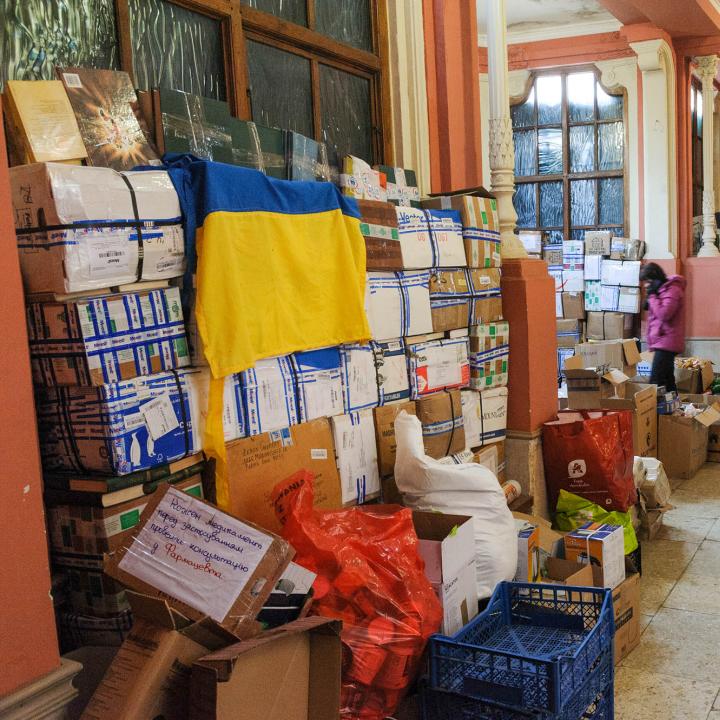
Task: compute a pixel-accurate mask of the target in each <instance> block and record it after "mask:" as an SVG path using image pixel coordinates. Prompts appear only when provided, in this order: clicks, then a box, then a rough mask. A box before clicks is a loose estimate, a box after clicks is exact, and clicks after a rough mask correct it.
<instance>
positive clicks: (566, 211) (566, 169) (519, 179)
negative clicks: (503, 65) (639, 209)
mask: <svg viewBox="0 0 720 720" xmlns="http://www.w3.org/2000/svg"><path fill="white" fill-rule="evenodd" d="M588 72H591V73H592V74H593V75H594V76H595V82H597V83H598V84H599V85H600V87H601V88H602V89H603V90H604V91H605V92H606V93H607V94H608V95H613V96H616V97H622V98H623V112H622V118H621V122H622V123H623V132H624V143H623V167H622V169H620V170H599V169H598V170H592V171H587V172H571V171H570V127H580V126H590V127H593V128H594V131H595V135H597V132H598V130H597V128H599V126H601V125H608V124H612V123H616V122H618V120H617V119H614V120H601V119H600V118H599V117H598V104H597V93H596V92H595V93H594V103H595V118H594V119H593V120H588V121H581V122H570V119H569V111H568V94H567V78H568V76H569V75H576V74H579V73H588ZM553 75H559V76H560V78H561V83H562V99H561V111H560V112H561V117H560V122H559V123H545V124H542V123H539V122H538V117H537V116H536V118H535V123H534V124H533V125H526V126H521V127H517V128H515V127H514V126H513V138H514V135H515V132H517V131H523V130H535V131H539V130H543V129H557V128H558V126H560V130H561V139H562V163H563V168H562V172H561V173H553V174H543V175H541V174H539V172H538V174H535V175H516V176H515V187H516V189H517V187H518V186H519V185H526V184H531V183H535V185H536V187H535V226H534V227H533V228H521V229H522V230H525V229H528V230H531V229H534V230H542V231H547V232H560V233H562V236H563V239H565V240H570V239H571V238H572V231H573V230H582V231H587V230H596V229H598V228H603V229H604V228H608V229H611V230H613V231H621V232H622V235H623V236H625V234H626V231H627V229H628V227H629V208H628V172H627V169H628V163H629V148H628V102H627V100H628V98H627V91H626V90H625V88H622V87H620V88H617V89H610V88H608V87H606V86H605V85H604V84H603V83H602V81H601V75H600V71H599V70H598V69H597V68H596V67H595V66H594V65H573V66H567V67H559V68H557V67H555V68H544V69H542V70H534V71H533V72H532V73H531V74H530V77H529V78H528V81H527V85H526V87H525V92H524V93H523V94H522V96H519V97H514V98H512V99H511V102H510V105H511V107H514V106H516V105H522V104H523V103H525V102H526V101H527V99H528V97H529V96H530V94H531V93H532V92H533V90H534V89H535V88H536V84H537V80H538V78H540V77H543V76H553ZM535 102H536V107H537V91H536V99H535ZM598 153H599V143H598V142H595V143H594V165H595V167H596V168H597V167H598ZM535 154H536V157H535V161H536V167H537V169H538V171H539V169H540V143H539V142H536V147H535ZM605 178H622V179H623V224H622V226H620V225H614V224H608V223H605V224H603V223H600V203H599V195H600V185H599V183H598V182H596V183H595V217H596V219H597V221H598V222H597V223H596V224H595V225H583V226H573V225H572V224H571V219H570V213H571V198H570V183H571V181H573V180H602V179H605ZM545 182H562V186H563V225H562V227H558V226H552V227H550V226H543V225H542V224H541V223H540V212H541V211H540V186H541V184H542V183H545Z"/></svg>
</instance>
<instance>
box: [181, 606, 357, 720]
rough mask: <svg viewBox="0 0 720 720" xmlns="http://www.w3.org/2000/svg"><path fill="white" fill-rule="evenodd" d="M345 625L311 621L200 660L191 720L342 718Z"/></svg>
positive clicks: (192, 689)
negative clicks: (342, 630) (342, 632)
mask: <svg viewBox="0 0 720 720" xmlns="http://www.w3.org/2000/svg"><path fill="white" fill-rule="evenodd" d="M341 627H342V623H340V622H339V621H338V620H331V619H327V618H322V617H308V618H304V619H303V620H296V621H294V622H291V623H288V624H286V625H283V626H282V627H280V628H277V629H276V630H272V631H269V632H265V633H263V634H262V635H260V636H259V637H257V638H254V639H252V640H244V641H243V642H241V643H237V644H235V645H231V646H230V647H227V648H224V649H222V650H218V651H216V652H213V653H211V654H209V655H206V656H204V657H201V658H199V659H197V660H196V661H195V662H194V663H193V666H192V677H191V682H190V703H189V705H190V710H189V718H190V720H230V719H231V718H236V717H238V709H239V708H242V717H243V719H244V720H280V719H281V718H282V720H310V718H312V720H336V718H338V717H339V714H340V681H341V674H342V673H341V670H342V655H343V652H342V643H341V641H340V630H341Z"/></svg>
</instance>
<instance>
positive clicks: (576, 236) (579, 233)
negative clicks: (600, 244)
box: [570, 230, 585, 240]
mask: <svg viewBox="0 0 720 720" xmlns="http://www.w3.org/2000/svg"><path fill="white" fill-rule="evenodd" d="M570 239H571V240H585V231H584V230H571V231H570Z"/></svg>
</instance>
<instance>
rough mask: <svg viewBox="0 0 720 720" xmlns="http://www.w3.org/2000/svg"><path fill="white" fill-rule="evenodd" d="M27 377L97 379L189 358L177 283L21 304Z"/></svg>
mask: <svg viewBox="0 0 720 720" xmlns="http://www.w3.org/2000/svg"><path fill="white" fill-rule="evenodd" d="M27 321H28V338H29V343H30V362H31V367H32V372H33V382H34V383H35V384H36V385H44V386H48V387H49V386H53V385H102V384H104V383H109V382H117V381H118V380H129V379H131V378H134V377H137V376H138V375H152V374H154V373H158V372H162V371H163V370H171V369H173V368H177V367H186V366H187V365H189V364H190V357H189V354H188V344H187V338H186V336H185V326H184V323H183V313H182V306H181V304H180V291H179V290H178V288H174V287H173V288H164V289H160V290H146V291H143V292H135V293H127V294H123V295H107V296H104V297H98V298H91V299H83V300H78V301H74V302H73V301H70V302H46V303H31V304H30V305H28V307H27Z"/></svg>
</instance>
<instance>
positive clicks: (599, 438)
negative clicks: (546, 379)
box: [543, 410, 637, 512]
mask: <svg viewBox="0 0 720 720" xmlns="http://www.w3.org/2000/svg"><path fill="white" fill-rule="evenodd" d="M543 461H544V464H545V482H546V484H547V489H548V495H549V500H550V508H551V510H552V511H554V510H555V507H556V506H557V500H558V495H559V494H560V490H567V491H568V492H571V493H574V494H575V495H580V497H583V498H586V499H587V500H591V501H592V502H594V503H595V504H596V505H599V506H600V507H602V508H605V509H607V510H619V511H620V512H627V510H628V509H629V508H630V507H631V506H632V505H634V504H635V502H636V500H637V491H636V489H635V482H634V480H633V432H632V413H630V412H629V411H626V410H623V411H620V412H608V411H597V412H596V411H587V410H583V411H579V412H562V413H560V414H559V419H558V420H556V421H554V422H548V423H545V425H543Z"/></svg>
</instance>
